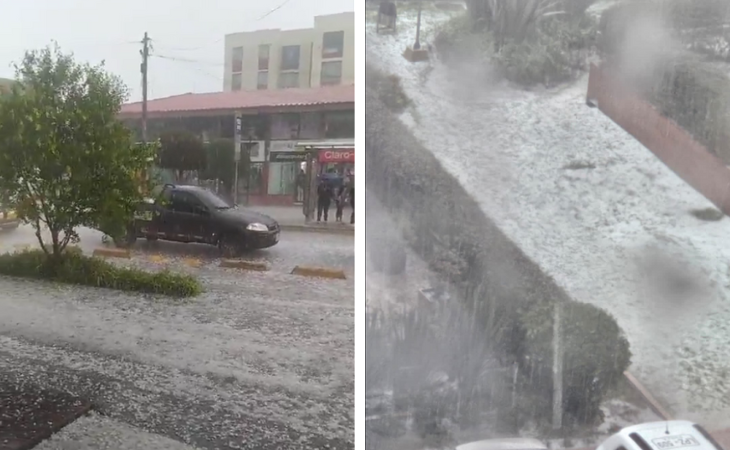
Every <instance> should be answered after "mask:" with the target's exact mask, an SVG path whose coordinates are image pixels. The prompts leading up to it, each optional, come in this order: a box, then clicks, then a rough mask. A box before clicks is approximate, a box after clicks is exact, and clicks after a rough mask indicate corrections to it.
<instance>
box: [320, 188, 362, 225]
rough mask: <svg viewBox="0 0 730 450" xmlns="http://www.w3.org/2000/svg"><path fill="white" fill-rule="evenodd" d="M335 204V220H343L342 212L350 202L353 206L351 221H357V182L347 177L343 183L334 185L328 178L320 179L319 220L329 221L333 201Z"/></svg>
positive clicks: (352, 222)
mask: <svg viewBox="0 0 730 450" xmlns="http://www.w3.org/2000/svg"><path fill="white" fill-rule="evenodd" d="M333 202H334V204H335V221H336V222H342V213H343V210H344V208H345V205H347V204H348V203H349V204H350V207H351V208H352V213H351V214H350V223H351V224H354V223H355V183H353V182H352V179H351V178H350V177H345V179H344V180H343V182H342V184H340V185H339V186H333V185H332V183H331V182H329V181H328V180H327V179H320V181H319V183H318V185H317V222H321V221H322V218H323V216H324V221H325V222H327V219H328V217H329V210H330V207H331V206H332V203H333Z"/></svg>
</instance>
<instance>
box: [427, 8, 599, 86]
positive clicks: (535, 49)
mask: <svg viewBox="0 0 730 450" xmlns="http://www.w3.org/2000/svg"><path fill="white" fill-rule="evenodd" d="M597 32H598V24H597V22H596V21H595V20H594V19H592V18H591V17H589V16H588V15H586V14H584V13H579V14H571V15H563V16H553V17H545V18H542V19H541V20H540V21H539V22H538V23H537V24H536V25H534V27H533V28H531V29H530V32H529V34H528V36H527V37H525V38H522V39H516V38H510V37H502V38H501V39H499V40H498V39H497V36H495V33H496V32H495V30H492V29H489V28H488V27H487V22H486V21H485V20H480V21H476V22H475V21H474V19H473V18H472V17H471V16H469V15H463V16H457V17H455V18H453V19H451V20H450V21H448V22H446V24H445V25H443V26H442V27H441V28H440V29H439V30H438V32H437V34H436V37H435V39H434V45H435V46H436V49H437V50H438V52H439V55H441V56H442V58H444V59H445V60H447V61H448V60H450V59H452V58H459V57H468V58H469V60H473V61H482V62H483V64H485V65H494V66H495V67H496V68H497V69H498V71H499V72H500V73H501V75H502V76H503V77H505V78H506V79H507V80H509V81H512V82H514V83H517V84H519V85H522V86H533V85H537V84H547V85H550V84H554V83H560V82H564V81H569V80H571V79H573V78H574V74H575V73H576V72H577V71H582V70H585V68H586V67H587V55H588V52H589V51H590V49H591V48H592V47H593V46H594V45H595V43H596V38H597ZM495 42H499V43H500V45H497V46H495ZM497 47H498V49H497V51H495V48H497Z"/></svg>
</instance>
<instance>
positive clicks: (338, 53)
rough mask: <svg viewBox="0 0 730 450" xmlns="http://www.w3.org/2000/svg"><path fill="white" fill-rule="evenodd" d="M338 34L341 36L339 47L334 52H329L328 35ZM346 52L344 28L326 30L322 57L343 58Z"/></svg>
mask: <svg viewBox="0 0 730 450" xmlns="http://www.w3.org/2000/svg"><path fill="white" fill-rule="evenodd" d="M333 35H334V36H338V37H340V42H339V48H338V49H337V50H335V51H334V52H327V48H328V47H327V45H326V41H327V37H328V36H333ZM344 53H345V32H344V31H343V30H339V31H325V32H324V33H322V59H331V58H342V57H343V55H344Z"/></svg>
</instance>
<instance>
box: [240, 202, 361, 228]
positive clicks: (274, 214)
mask: <svg viewBox="0 0 730 450" xmlns="http://www.w3.org/2000/svg"><path fill="white" fill-rule="evenodd" d="M250 208H251V209H252V210H254V211H257V212H260V213H262V214H266V215H267V216H269V217H271V218H273V219H275V220H276V221H277V222H279V225H281V229H282V230H288V231H311V232H319V233H334V234H354V233H355V227H354V226H353V225H350V213H351V211H352V210H351V209H350V208H346V210H345V212H344V213H343V215H342V216H343V217H342V218H343V222H335V220H334V219H335V210H334V208H332V209H330V214H329V221H328V222H310V223H306V222H305V220H304V213H303V212H302V207H301V206H252V207H250Z"/></svg>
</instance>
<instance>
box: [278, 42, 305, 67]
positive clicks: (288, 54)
mask: <svg viewBox="0 0 730 450" xmlns="http://www.w3.org/2000/svg"><path fill="white" fill-rule="evenodd" d="M299 51H300V47H299V46H298V45H285V46H283V47H281V65H280V66H279V70H299Z"/></svg>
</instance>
